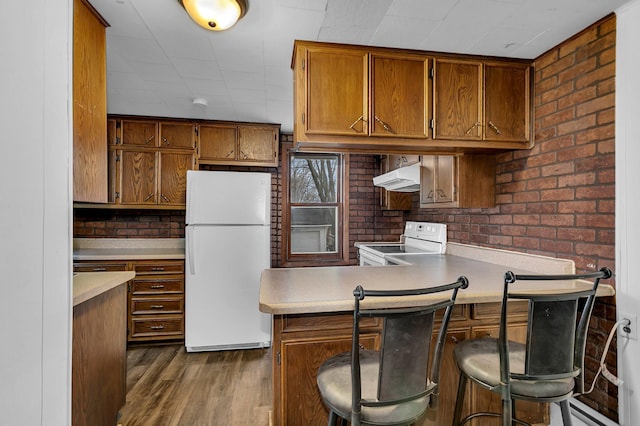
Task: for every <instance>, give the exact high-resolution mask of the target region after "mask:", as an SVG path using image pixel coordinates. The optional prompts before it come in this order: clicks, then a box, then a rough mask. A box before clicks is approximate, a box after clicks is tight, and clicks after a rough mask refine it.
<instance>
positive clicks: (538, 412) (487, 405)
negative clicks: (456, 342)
mask: <svg viewBox="0 0 640 426" xmlns="http://www.w3.org/2000/svg"><path fill="white" fill-rule="evenodd" d="M499 332H500V327H499V326H486V327H473V328H472V331H471V338H472V339H477V338H483V337H493V338H497V337H498V335H499ZM507 333H508V335H509V340H513V341H516V342H522V343H524V342H525V340H526V337H527V326H526V325H525V324H523V325H513V326H509V328H508V331H507ZM471 389H472V391H471V393H469V392H468V393H467V394H466V397H467V398H468V397H469V396H471V400H472V401H471V411H472V412H473V413H477V412H480V411H489V412H494V413H500V412H502V401H501V399H500V395H499V394H497V393H494V392H490V391H488V390H486V389H482V388H480V387H479V386H476V385H474V384H471ZM515 414H516V417H517V418H518V419H520V420H523V421H525V422H527V423H530V424H549V414H548V409H547V407H546V404H541V403H535V402H530V401H516V413H515ZM470 424H471V425H473V426H485V425H487V426H490V425H495V421H493V419H491V418H484V419H483V418H478V419H474V420H472V421H471V423H470Z"/></svg>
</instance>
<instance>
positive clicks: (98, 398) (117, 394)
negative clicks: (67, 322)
mask: <svg viewBox="0 0 640 426" xmlns="http://www.w3.org/2000/svg"><path fill="white" fill-rule="evenodd" d="M134 276H135V272H133V271H118V272H81V273H77V274H74V277H73V353H72V367H71V370H72V374H71V377H72V378H71V389H72V395H73V398H72V400H73V403H72V407H71V415H72V424H74V425H109V424H114V422H115V420H116V418H117V414H118V410H120V408H121V407H122V406H123V405H124V403H125V395H126V368H127V354H126V351H127V340H126V332H127V290H126V286H125V283H126V282H128V281H129V280H131V279H133V277H134Z"/></svg>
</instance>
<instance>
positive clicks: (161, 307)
mask: <svg viewBox="0 0 640 426" xmlns="http://www.w3.org/2000/svg"><path fill="white" fill-rule="evenodd" d="M151 309H164V305H151Z"/></svg>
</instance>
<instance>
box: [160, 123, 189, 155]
mask: <svg viewBox="0 0 640 426" xmlns="http://www.w3.org/2000/svg"><path fill="white" fill-rule="evenodd" d="M159 127H160V130H159V132H160V146H161V147H162V148H186V149H193V148H195V146H196V125H195V124H194V123H163V122H160V125H159Z"/></svg>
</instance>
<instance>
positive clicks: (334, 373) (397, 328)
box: [317, 276, 469, 426]
mask: <svg viewBox="0 0 640 426" xmlns="http://www.w3.org/2000/svg"><path fill="white" fill-rule="evenodd" d="M468 285H469V281H468V280H467V278H466V277H464V276H461V277H459V278H458V280H457V281H456V282H454V283H451V284H445V285H441V286H437V287H430V288H423V289H414V290H398V291H385V290H365V289H363V288H362V287H361V286H358V287H356V289H355V290H354V292H353V295H354V299H355V308H354V312H353V342H352V348H351V352H345V353H342V354H338V355H336V356H334V357H332V358H330V359H328V360H327V361H325V362H324V363H323V364H322V365H321V366H320V368H319V370H318V379H317V382H318V388H319V389H320V393H321V395H322V399H323V401H324V403H325V405H326V406H327V407H328V408H329V423H328V424H329V425H335V424H337V421H338V418H342V419H347V420H350V421H351V425H352V426H358V425H360V424H376V425H408V424H411V423H413V422H415V421H416V420H417V419H419V418H420V417H421V416H422V415H423V414H424V413H425V411H426V410H427V408H428V407H431V408H432V409H435V407H436V405H437V396H438V382H439V376H440V364H441V360H442V351H443V348H444V339H445V335H446V332H447V327H448V324H449V319H450V318H451V311H452V308H453V304H454V303H455V300H456V295H457V293H458V290H459V289H460V288H463V289H464V288H467V287H468ZM445 292H446V293H448V296H449V297H446V298H445V294H443V295H442V298H440V297H438V298H436V299H435V300H436V301H435V302H434V303H431V304H429V305H427V306H419V307H415V306H414V307H406V306H411V302H410V301H407V300H406V298H407V297H409V296H416V295H424V294H432V293H445ZM369 297H376V298H384V299H385V300H384V302H383V303H381V304H379V305H378V306H385V307H387V308H379V309H361V308H360V302H361V301H363V300H365V298H369ZM403 299H404V300H403ZM401 306H405V307H401ZM439 309H444V316H443V318H442V323H441V325H440V330H439V333H438V335H437V340H436V345H435V349H434V350H433V355H432V357H431V360H432V361H431V368H430V369H429V374H427V370H428V366H429V365H428V362H429V353H430V349H431V348H430V346H431V340H432V332H433V327H434V322H435V312H436V311H437V310H439ZM363 317H380V318H382V319H383V329H382V339H381V344H380V350H379V351H373V350H365V349H364V348H363V347H361V346H360V341H359V324H360V320H361V318H363Z"/></svg>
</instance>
